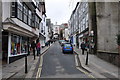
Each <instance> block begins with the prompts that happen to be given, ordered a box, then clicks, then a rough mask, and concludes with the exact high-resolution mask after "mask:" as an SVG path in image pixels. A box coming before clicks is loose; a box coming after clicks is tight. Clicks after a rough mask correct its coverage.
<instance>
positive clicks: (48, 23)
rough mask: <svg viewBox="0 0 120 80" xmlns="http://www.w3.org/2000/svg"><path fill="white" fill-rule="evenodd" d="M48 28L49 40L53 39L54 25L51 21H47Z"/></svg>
mask: <svg viewBox="0 0 120 80" xmlns="http://www.w3.org/2000/svg"><path fill="white" fill-rule="evenodd" d="M46 26H47V28H48V38H49V39H52V38H53V24H52V23H51V19H46Z"/></svg>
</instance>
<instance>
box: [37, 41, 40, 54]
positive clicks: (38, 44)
mask: <svg viewBox="0 0 120 80" xmlns="http://www.w3.org/2000/svg"><path fill="white" fill-rule="evenodd" d="M36 48H37V56H38V55H39V54H40V41H38V42H37V44H36Z"/></svg>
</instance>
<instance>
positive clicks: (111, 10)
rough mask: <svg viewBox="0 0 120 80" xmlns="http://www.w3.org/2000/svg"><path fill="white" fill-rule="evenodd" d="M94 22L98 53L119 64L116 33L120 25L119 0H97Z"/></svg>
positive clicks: (99, 55)
mask: <svg viewBox="0 0 120 80" xmlns="http://www.w3.org/2000/svg"><path fill="white" fill-rule="evenodd" d="M93 5H94V7H95V8H96V10H95V11H96V12H95V16H93V17H95V18H94V19H95V20H94V22H96V23H92V24H93V25H94V26H95V27H93V26H90V27H93V28H92V29H93V31H94V34H95V35H94V36H95V37H94V41H95V43H96V50H97V55H98V57H100V58H103V59H105V60H107V61H109V62H111V63H113V64H116V65H117V64H118V58H117V57H118V45H117V43H116V35H117V34H118V30H119V29H120V26H119V20H120V18H119V7H120V4H119V2H96V3H94V4H93Z"/></svg>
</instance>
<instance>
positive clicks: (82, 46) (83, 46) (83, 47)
mask: <svg viewBox="0 0 120 80" xmlns="http://www.w3.org/2000/svg"><path fill="white" fill-rule="evenodd" d="M85 47H86V46H85V43H84V42H82V43H81V49H82V55H84V51H85Z"/></svg>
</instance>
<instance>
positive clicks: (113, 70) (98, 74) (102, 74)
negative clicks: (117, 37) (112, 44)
mask: <svg viewBox="0 0 120 80" xmlns="http://www.w3.org/2000/svg"><path fill="white" fill-rule="evenodd" d="M74 51H75V52H76V53H77V54H78V57H79V60H80V63H81V66H82V67H83V68H84V69H86V70H88V71H90V72H91V74H92V75H93V76H94V77H95V78H119V79H120V68H118V67H117V66H115V65H113V64H111V63H109V62H106V61H104V60H102V59H100V58H98V57H97V56H95V55H93V54H89V55H88V65H85V62H86V54H87V52H86V51H85V54H84V55H82V54H81V49H77V48H74ZM118 75H119V76H118Z"/></svg>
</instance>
